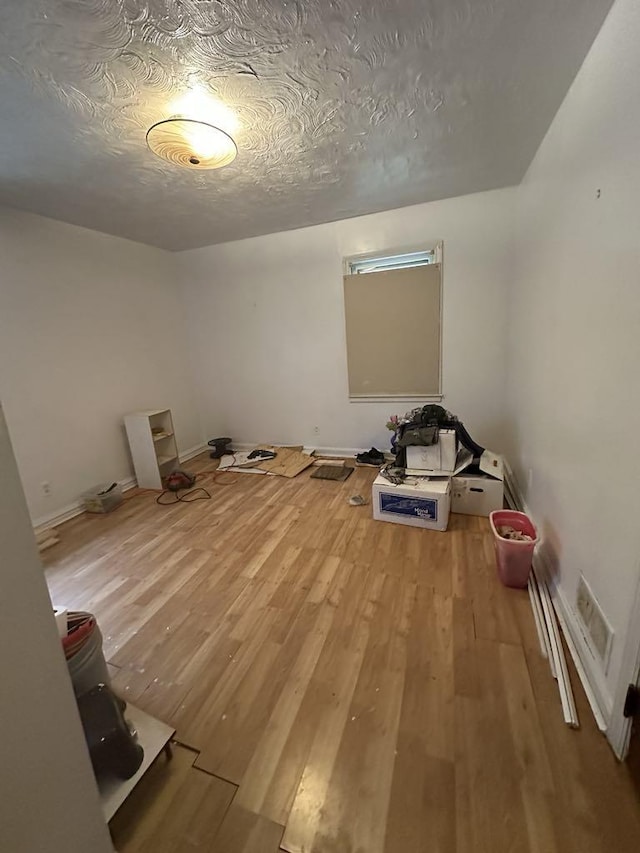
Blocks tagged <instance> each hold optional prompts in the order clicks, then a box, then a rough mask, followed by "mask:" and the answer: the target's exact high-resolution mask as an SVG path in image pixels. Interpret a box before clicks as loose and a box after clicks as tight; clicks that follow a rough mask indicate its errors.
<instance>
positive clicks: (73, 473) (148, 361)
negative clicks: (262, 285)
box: [0, 209, 201, 521]
mask: <svg viewBox="0 0 640 853" xmlns="http://www.w3.org/2000/svg"><path fill="white" fill-rule="evenodd" d="M0 256H1V257H2V269H1V272H0V276H1V278H0V396H1V397H2V399H3V402H4V406H5V413H6V417H7V422H8V424H9V429H10V430H11V436H12V440H13V443H14V448H15V453H16V457H17V459H18V464H19V468H20V473H21V476H22V481H23V484H24V488H25V492H26V495H27V501H28V504H29V509H30V511H31V515H32V518H33V519H34V520H35V521H39V520H41V519H43V517H47V516H49V515H51V514H56V513H57V512H59V511H60V510H62V509H64V508H65V507H67V506H68V505H69V504H73V503H74V502H75V501H76V500H77V499H78V497H79V495H80V494H81V492H82V491H84V490H85V489H88V488H91V487H92V486H94V485H95V484H96V483H99V482H100V481H102V480H108V481H112V480H122V479H126V478H128V477H129V476H131V474H132V468H131V465H130V460H129V456H128V449H127V442H126V437H125V434H124V431H123V427H122V417H123V415H124V414H125V413H126V412H128V411H131V410H136V409H145V408H164V407H170V408H171V409H172V410H173V414H174V422H175V427H176V434H177V438H178V445H179V449H180V450H181V451H184V450H186V449H188V448H191V447H193V446H194V445H197V444H200V443H201V430H200V422H199V418H198V415H197V414H196V410H195V405H194V403H195V400H194V395H193V393H192V388H193V385H192V379H191V373H190V369H189V367H188V357H187V354H186V350H187V343H186V340H185V326H184V316H183V308H182V305H181V302H180V298H179V293H178V289H177V287H176V285H175V277H174V266H173V265H174V260H175V256H174V255H171V254H169V253H168V252H164V251H162V250H160V249H153V248H150V247H148V246H142V245H140V244H137V243H132V242H130V241H128V240H121V239H119V238H115V237H109V236H106V235H104V234H98V233H97V232H95V231H88V230H86V229H84V228H77V227H75V226H73V225H65V224H62V223H59V222H54V221H53V220H50V219H45V218H43V217H40V216H33V215H30V214H25V213H19V212H17V211H14V210H7V209H4V210H0ZM44 481H48V482H49V483H50V484H51V488H52V494H51V496H50V497H44V496H43V494H42V490H41V483H42V482H44Z"/></svg>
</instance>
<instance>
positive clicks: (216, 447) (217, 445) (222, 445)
mask: <svg viewBox="0 0 640 853" xmlns="http://www.w3.org/2000/svg"><path fill="white" fill-rule="evenodd" d="M207 443H208V445H209V447H213V450H212V451H211V453H210V454H209V456H210V457H211V458H212V459H220V457H221V456H224V455H225V453H231V448H230V447H229V446H228V445H230V444H231V439H230V438H212V439H211V441H209V442H207Z"/></svg>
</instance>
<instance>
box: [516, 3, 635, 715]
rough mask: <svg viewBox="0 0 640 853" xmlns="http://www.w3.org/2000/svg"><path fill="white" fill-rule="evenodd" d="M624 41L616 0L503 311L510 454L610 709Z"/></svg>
mask: <svg viewBox="0 0 640 853" xmlns="http://www.w3.org/2000/svg"><path fill="white" fill-rule="evenodd" d="M638 44H640V5H639V4H638V3H637V2H635V0H618V2H617V3H616V4H615V5H614V7H613V9H612V11H611V13H610V15H609V18H608V19H607V21H606V22H605V24H604V27H603V29H602V31H601V33H600V34H599V36H598V37H597V39H596V41H595V43H594V45H593V47H592V49H591V52H590V53H589V55H588V56H587V58H586V60H585V63H584V66H583V67H582V69H581V71H580V73H579V74H578V76H577V78H576V80H575V82H574V84H573V86H572V88H571V90H570V91H569V93H568V95H567V97H566V100H565V101H564V103H563V105H562V107H561V108H560V111H559V112H558V114H557V116H556V118H555V120H554V122H553V124H552V126H551V128H550V130H549V132H548V134H547V136H546V138H545V140H544V142H543V143H542V145H541V147H540V149H539V151H538V153H537V156H536V157H535V159H534V161H533V163H532V165H531V167H530V169H529V171H528V174H527V176H526V178H525V180H524V182H523V184H522V186H521V188H520V189H519V192H518V227H517V276H516V285H515V287H514V289H513V293H512V302H511V311H510V328H511V336H510V347H509V362H510V365H511V370H510V376H509V394H508V400H509V427H508V428H509V437H508V439H509V440H508V444H509V447H510V449H511V457H512V461H513V462H514V463H515V467H516V473H517V474H518V478H519V481H520V483H521V485H522V487H523V488H524V489H525V491H526V500H527V503H528V505H529V506H530V508H531V510H532V511H533V513H534V515H535V517H536V519H537V521H538V523H539V524H540V526H541V528H542V532H543V534H544V538H545V545H544V548H545V552H546V555H547V557H548V559H549V561H550V563H551V564H552V565H553V566H554V567H555V570H556V572H557V578H558V581H559V589H560V594H561V597H562V599H563V600H564V602H565V603H567V604H568V605H569V606H573V605H574V603H575V596H576V587H577V583H578V578H579V574H580V572H584V574H585V576H586V578H587V580H588V582H589V583H590V585H591V587H592V589H593V592H594V593H595V595H596V597H597V598H598V599H599V601H600V603H601V605H602V607H603V608H604V611H605V613H606V615H607V617H608V619H609V621H610V622H611V624H612V626H613V628H614V630H615V642H614V646H613V653H612V656H611V662H610V666H609V669H608V672H607V674H606V677H605V673H604V670H603V667H602V666H601V665H600V664H598V663H594V662H593V661H592V662H591V663H592V665H593V666H592V675H593V677H594V679H595V681H596V682H598V681H600V682H601V686H602V688H603V692H604V699H605V703H606V704H609V705H610V703H611V698H612V695H613V693H614V692H615V687H616V684H617V681H618V678H619V676H620V675H621V670H620V667H621V660H622V654H623V648H624V643H625V639H626V636H627V630H628V627H629V616H630V608H631V605H632V602H633V595H634V591H635V587H636V584H637V581H638V563H639V559H640V533H639V526H638V518H640V489H639V488H638V482H639V478H638V474H639V473H640V463H638V449H639V443H638V442H639V437H640V392H639V390H638V387H639V386H638V366H639V365H640V239H639V235H640V207H639V204H640V52H639V51H638ZM598 190H600V192H601V196H600V198H598V197H597V195H598ZM529 469H531V470H532V483H531V486H530V487H527V479H528V471H529ZM582 652H583V653H585V654H586V650H585V649H584V647H583V648H582ZM587 657H588V655H587ZM622 677H623V678H624V677H625V674H624V673H623V674H622Z"/></svg>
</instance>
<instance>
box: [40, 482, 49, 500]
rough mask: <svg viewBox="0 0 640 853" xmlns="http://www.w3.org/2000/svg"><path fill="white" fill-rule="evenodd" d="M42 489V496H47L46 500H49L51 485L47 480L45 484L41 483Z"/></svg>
mask: <svg viewBox="0 0 640 853" xmlns="http://www.w3.org/2000/svg"><path fill="white" fill-rule="evenodd" d="M40 488H41V489H42V494H43V495H44V496H45V498H48V497H49V495H50V494H51V483H49V482H47V481H46V480H45V482H44V483H40Z"/></svg>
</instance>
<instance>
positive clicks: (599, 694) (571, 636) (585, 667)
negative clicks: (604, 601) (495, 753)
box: [505, 461, 613, 732]
mask: <svg viewBox="0 0 640 853" xmlns="http://www.w3.org/2000/svg"><path fill="white" fill-rule="evenodd" d="M505 474H506V477H505V479H506V480H507V484H508V486H509V490H510V491H511V494H512V495H513V498H514V501H515V502H516V504H517V509H520V510H521V511H522V512H525V513H526V514H527V515H528V516H529V517H530V518H531V519H532V520H533V522H534V523H535V515H534V514H533V513H532V512H531V510H530V509H529V507H528V506H527V503H526V501H525V500H524V497H523V496H522V493H521V491H520V488H519V486H518V483H517V481H516V479H515V477H514V475H513V471H512V470H511V468H510V466H509V464H508V463H507V462H506V461H505ZM534 567H535V569H536V574H538V576H539V577H540V578H541V579H543V580H545V581H546V582H547V586H548V587H549V592H550V594H551V601H552V602H553V609H554V610H555V614H556V617H557V619H558V622H559V624H560V628H561V630H562V633H563V636H564V638H565V642H566V644H567V648H568V649H569V652H570V654H571V658H572V660H573V663H574V665H575V668H576V670H577V672H578V675H579V676H580V681H581V682H582V686H583V688H584V692H585V694H586V696H587V699H588V700H589V705H590V706H591V710H592V711H593V716H594V717H595V720H596V723H597V724H598V728H599V729H600V731H602V732H606V731H607V728H608V726H609V723H610V721H611V716H612V713H613V697H612V695H611V692H610V691H609V688H608V686H607V682H606V678H605V674H604V670H603V668H602V666H601V664H600V662H599V660H598V658H597V657H596V655H595V653H594V652H593V651H592V649H591V647H590V645H589V641H588V639H587V637H586V636H585V634H584V631H583V630H582V623H581V621H580V619H579V617H578V614H577V613H576V611H575V610H574V609H573V607H571V605H570V604H569V602H568V600H567V598H566V596H565V594H564V591H563V590H562V589H561V588H560V586H559V585H558V584H557V582H556V579H555V578H554V576H553V573H552V572H551V571H550V570H549V566H548V564H547V562H546V561H545V560H544V559H543V557H542V556H541V554H540V552H539V550H538V551H537V552H536V555H535V557H534Z"/></svg>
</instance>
